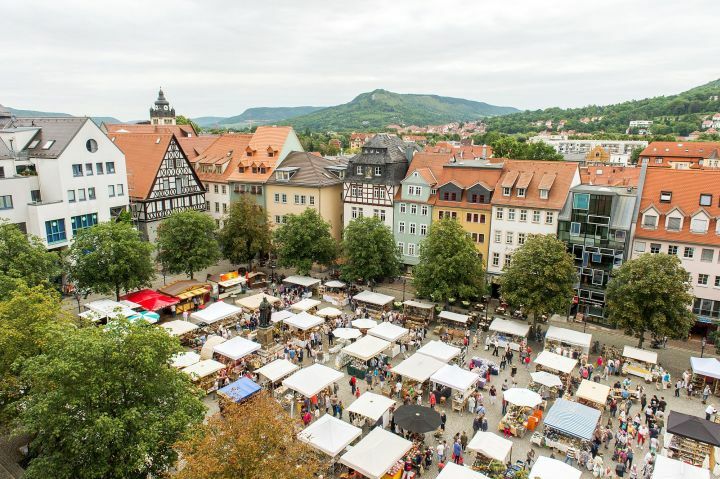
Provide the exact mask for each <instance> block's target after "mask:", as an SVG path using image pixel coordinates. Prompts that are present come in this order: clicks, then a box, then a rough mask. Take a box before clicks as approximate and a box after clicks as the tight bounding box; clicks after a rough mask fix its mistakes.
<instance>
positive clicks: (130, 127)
mask: <svg viewBox="0 0 720 479" xmlns="http://www.w3.org/2000/svg"><path fill="white" fill-rule="evenodd" d="M103 126H104V127H105V131H107V133H108V135H110V134H112V133H172V134H174V135H175V136H176V137H178V138H183V137H188V138H189V137H194V136H197V132H196V131H195V129H194V128H193V127H192V125H151V124H150V123H140V124H137V123H103Z"/></svg>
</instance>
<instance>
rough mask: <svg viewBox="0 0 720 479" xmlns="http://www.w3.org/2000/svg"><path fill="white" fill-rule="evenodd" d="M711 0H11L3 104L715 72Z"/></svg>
mask: <svg viewBox="0 0 720 479" xmlns="http://www.w3.org/2000/svg"><path fill="white" fill-rule="evenodd" d="M719 17H720V2H719V1H718V0H707V1H704V0H697V1H695V0H683V1H682V2H677V1H672V0H653V1H646V0H642V1H638V0H636V1H628V0H601V1H590V0H574V1H553V0H545V1H536V0H516V1H508V0H503V1H495V0H484V1H469V0H461V1H455V0H441V1H424V0H422V1H421V0H407V1H399V0H395V1H387V0H386V1H367V0H363V1H357V0H356V1H337V0H336V1H330V0H325V1H315V0H287V1H275V0H265V1H259V2H258V1H253V2H246V1H237V0H236V1H215V0H205V1H200V0H173V1H165V0H123V1H120V2H106V1H102V0H100V1H98V0H93V1H90V0H88V1H73V0H63V1H59V0H45V1H35V0H22V1H16V2H3V5H2V8H0V26H1V27H2V44H3V47H2V68H1V69H0V70H2V72H3V74H1V75H0V103H2V104H5V105H8V106H12V107H15V108H24V109H36V110H44V111H61V112H67V113H72V114H78V115H83V114H88V115H109V116H115V117H118V118H120V119H122V120H134V119H146V118H147V117H148V108H149V106H150V105H151V104H152V102H153V101H154V100H155V97H156V94H157V89H158V87H159V86H161V85H162V87H163V88H164V89H165V93H166V95H167V97H168V99H169V100H170V102H171V104H172V105H173V106H174V107H175V109H176V111H177V113H178V114H184V115H187V116H193V117H196V116H206V115H213V116H214V115H217V116H229V115H234V114H239V113H241V112H242V111H243V110H244V109H245V108H248V107H253V106H299V105H319V106H325V105H335V104H339V103H345V102H347V101H350V100H351V99H352V98H354V97H355V96H356V95H358V94H360V93H362V92H366V91H370V90H373V89H376V88H384V89H387V90H391V91H395V92H400V93H434V94H439V95H445V96H454V97H461V98H468V99H472V100H478V101H485V102H488V103H492V104H495V105H509V106H514V107H517V108H521V109H525V108H528V109H535V108H544V107H550V106H563V107H569V106H582V105H586V104H591V103H595V104H605V103H613V102H618V101H623V100H628V99H639V98H645V97H648V96H655V95H661V94H673V93H677V92H680V91H683V90H686V89H688V88H691V87H693V86H697V85H700V84H702V83H706V82H708V81H711V80H714V79H717V78H720V42H718V23H717V20H718V18H719Z"/></svg>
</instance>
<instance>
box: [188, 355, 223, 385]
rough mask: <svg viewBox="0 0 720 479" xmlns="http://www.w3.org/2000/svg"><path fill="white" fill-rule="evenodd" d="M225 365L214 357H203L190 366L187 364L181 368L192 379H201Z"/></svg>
mask: <svg viewBox="0 0 720 479" xmlns="http://www.w3.org/2000/svg"><path fill="white" fill-rule="evenodd" d="M224 367H225V365H224V364H223V363H221V362H219V361H215V360H214V359H203V360H202V361H199V362H197V363H195V364H193V365H191V366H188V367H186V368H184V369H183V370H182V372H184V373H185V374H187V375H189V376H190V377H191V378H192V379H193V380H196V379H201V378H204V377H206V376H210V375H211V374H215V373H216V372H218V371H220V370H221V369H222V368H224Z"/></svg>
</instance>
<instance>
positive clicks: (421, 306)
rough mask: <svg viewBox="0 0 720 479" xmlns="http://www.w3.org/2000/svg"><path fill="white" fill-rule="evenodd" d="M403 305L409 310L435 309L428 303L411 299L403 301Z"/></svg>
mask: <svg viewBox="0 0 720 479" xmlns="http://www.w3.org/2000/svg"><path fill="white" fill-rule="evenodd" d="M403 304H404V305H405V306H410V307H411V308H418V309H433V308H434V307H435V305H434V304H430V303H422V302H420V301H414V300H412V299H408V300H407V301H403Z"/></svg>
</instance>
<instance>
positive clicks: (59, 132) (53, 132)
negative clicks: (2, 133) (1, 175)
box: [7, 116, 100, 158]
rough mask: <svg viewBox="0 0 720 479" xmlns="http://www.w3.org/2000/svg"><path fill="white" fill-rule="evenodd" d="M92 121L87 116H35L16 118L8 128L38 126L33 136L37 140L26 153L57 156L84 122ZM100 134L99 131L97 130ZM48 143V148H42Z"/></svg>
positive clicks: (44, 156)
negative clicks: (35, 144)
mask: <svg viewBox="0 0 720 479" xmlns="http://www.w3.org/2000/svg"><path fill="white" fill-rule="evenodd" d="M88 121H92V120H90V118H88V117H84V116H73V117H65V116H63V117H36V118H31V117H27V118H16V119H14V120H13V121H12V122H10V124H9V125H7V127H8V128H27V127H39V128H40V131H39V132H38V133H37V135H36V136H35V137H34V139H35V140H39V143H38V144H37V146H36V147H35V148H32V149H30V148H28V150H27V151H28V154H29V155H30V156H31V157H33V158H57V157H59V156H60V155H61V154H62V152H63V151H65V148H67V146H68V145H69V144H70V142H71V141H72V140H73V138H75V135H77V133H78V131H80V129H81V128H82V127H83V125H85V123H86V122H88ZM98 134H100V132H98ZM51 141H52V143H50V147H49V148H48V149H45V148H43V147H44V146H45V145H47V144H48V142H51Z"/></svg>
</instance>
